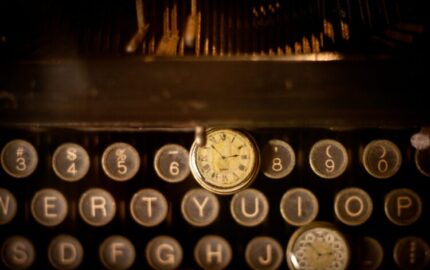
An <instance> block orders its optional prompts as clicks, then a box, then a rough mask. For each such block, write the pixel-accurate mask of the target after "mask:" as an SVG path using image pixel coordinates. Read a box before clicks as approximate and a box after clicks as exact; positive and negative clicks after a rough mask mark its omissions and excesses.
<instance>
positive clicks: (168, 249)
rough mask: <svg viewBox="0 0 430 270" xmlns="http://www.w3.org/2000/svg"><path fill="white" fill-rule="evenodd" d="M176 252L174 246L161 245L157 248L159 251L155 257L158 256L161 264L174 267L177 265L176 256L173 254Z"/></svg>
mask: <svg viewBox="0 0 430 270" xmlns="http://www.w3.org/2000/svg"><path fill="white" fill-rule="evenodd" d="M163 251H164V252H163ZM174 251H175V249H174V248H173V246H172V245H169V244H161V245H159V246H158V247H157V249H156V251H155V255H156V258H157V260H158V261H159V262H160V263H161V264H165V265H169V264H170V265H173V264H174V263H175V255H174V253H173V252H174ZM162 254H164V256H162Z"/></svg>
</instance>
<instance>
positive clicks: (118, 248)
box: [111, 243, 125, 263]
mask: <svg viewBox="0 0 430 270" xmlns="http://www.w3.org/2000/svg"><path fill="white" fill-rule="evenodd" d="M124 246H125V245H124V243H112V245H111V257H112V262H113V263H116V262H117V257H119V256H123V255H124V251H123V248H124Z"/></svg>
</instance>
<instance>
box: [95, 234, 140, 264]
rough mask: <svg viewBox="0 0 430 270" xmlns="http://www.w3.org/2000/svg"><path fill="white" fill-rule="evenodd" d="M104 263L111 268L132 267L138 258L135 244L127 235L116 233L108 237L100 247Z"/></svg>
mask: <svg viewBox="0 0 430 270" xmlns="http://www.w3.org/2000/svg"><path fill="white" fill-rule="evenodd" d="M99 256H100V260H101V262H102V264H103V265H104V266H105V267H106V268H107V269H111V270H120V269H128V268H130V267H131V266H132V265H133V263H134V260H135V258H136V251H135V249H134V246H133V244H132V243H131V242H130V241H129V240H128V239H127V238H125V237H123V236H120V235H114V236H110V237H108V238H107V239H106V240H104V241H103V243H102V244H101V245H100V248H99Z"/></svg>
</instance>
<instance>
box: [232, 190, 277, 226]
mask: <svg viewBox="0 0 430 270" xmlns="http://www.w3.org/2000/svg"><path fill="white" fill-rule="evenodd" d="M230 211H231V214H232V216H233V218H234V219H235V220H236V222H237V223H239V224H240V225H243V226H247V227H253V226H257V225H259V224H261V223H262V222H263V221H264V220H265V219H266V217H267V214H268V213H269V203H268V201H267V198H266V196H264V194H263V193H261V192H260V191H258V190H256V189H251V188H249V189H245V190H243V191H241V192H239V193H237V194H236V195H234V196H233V198H232V199H231V202H230Z"/></svg>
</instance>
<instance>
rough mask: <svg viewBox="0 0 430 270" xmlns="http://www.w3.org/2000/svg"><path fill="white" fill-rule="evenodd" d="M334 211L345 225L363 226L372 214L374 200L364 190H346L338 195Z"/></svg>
mask: <svg viewBox="0 0 430 270" xmlns="http://www.w3.org/2000/svg"><path fill="white" fill-rule="evenodd" d="M334 210H335V213H336V217H337V218H338V219H339V220H340V221H342V222H343V223H344V224H346V225H351V226H356V225H361V224H363V223H364V222H366V221H367V220H368V219H369V217H370V215H371V214H372V211H373V203H372V198H370V196H369V194H367V192H366V191H364V190H362V189H359V188H345V189H343V190H341V191H339V192H338V193H337V194H336V198H335V201H334Z"/></svg>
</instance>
